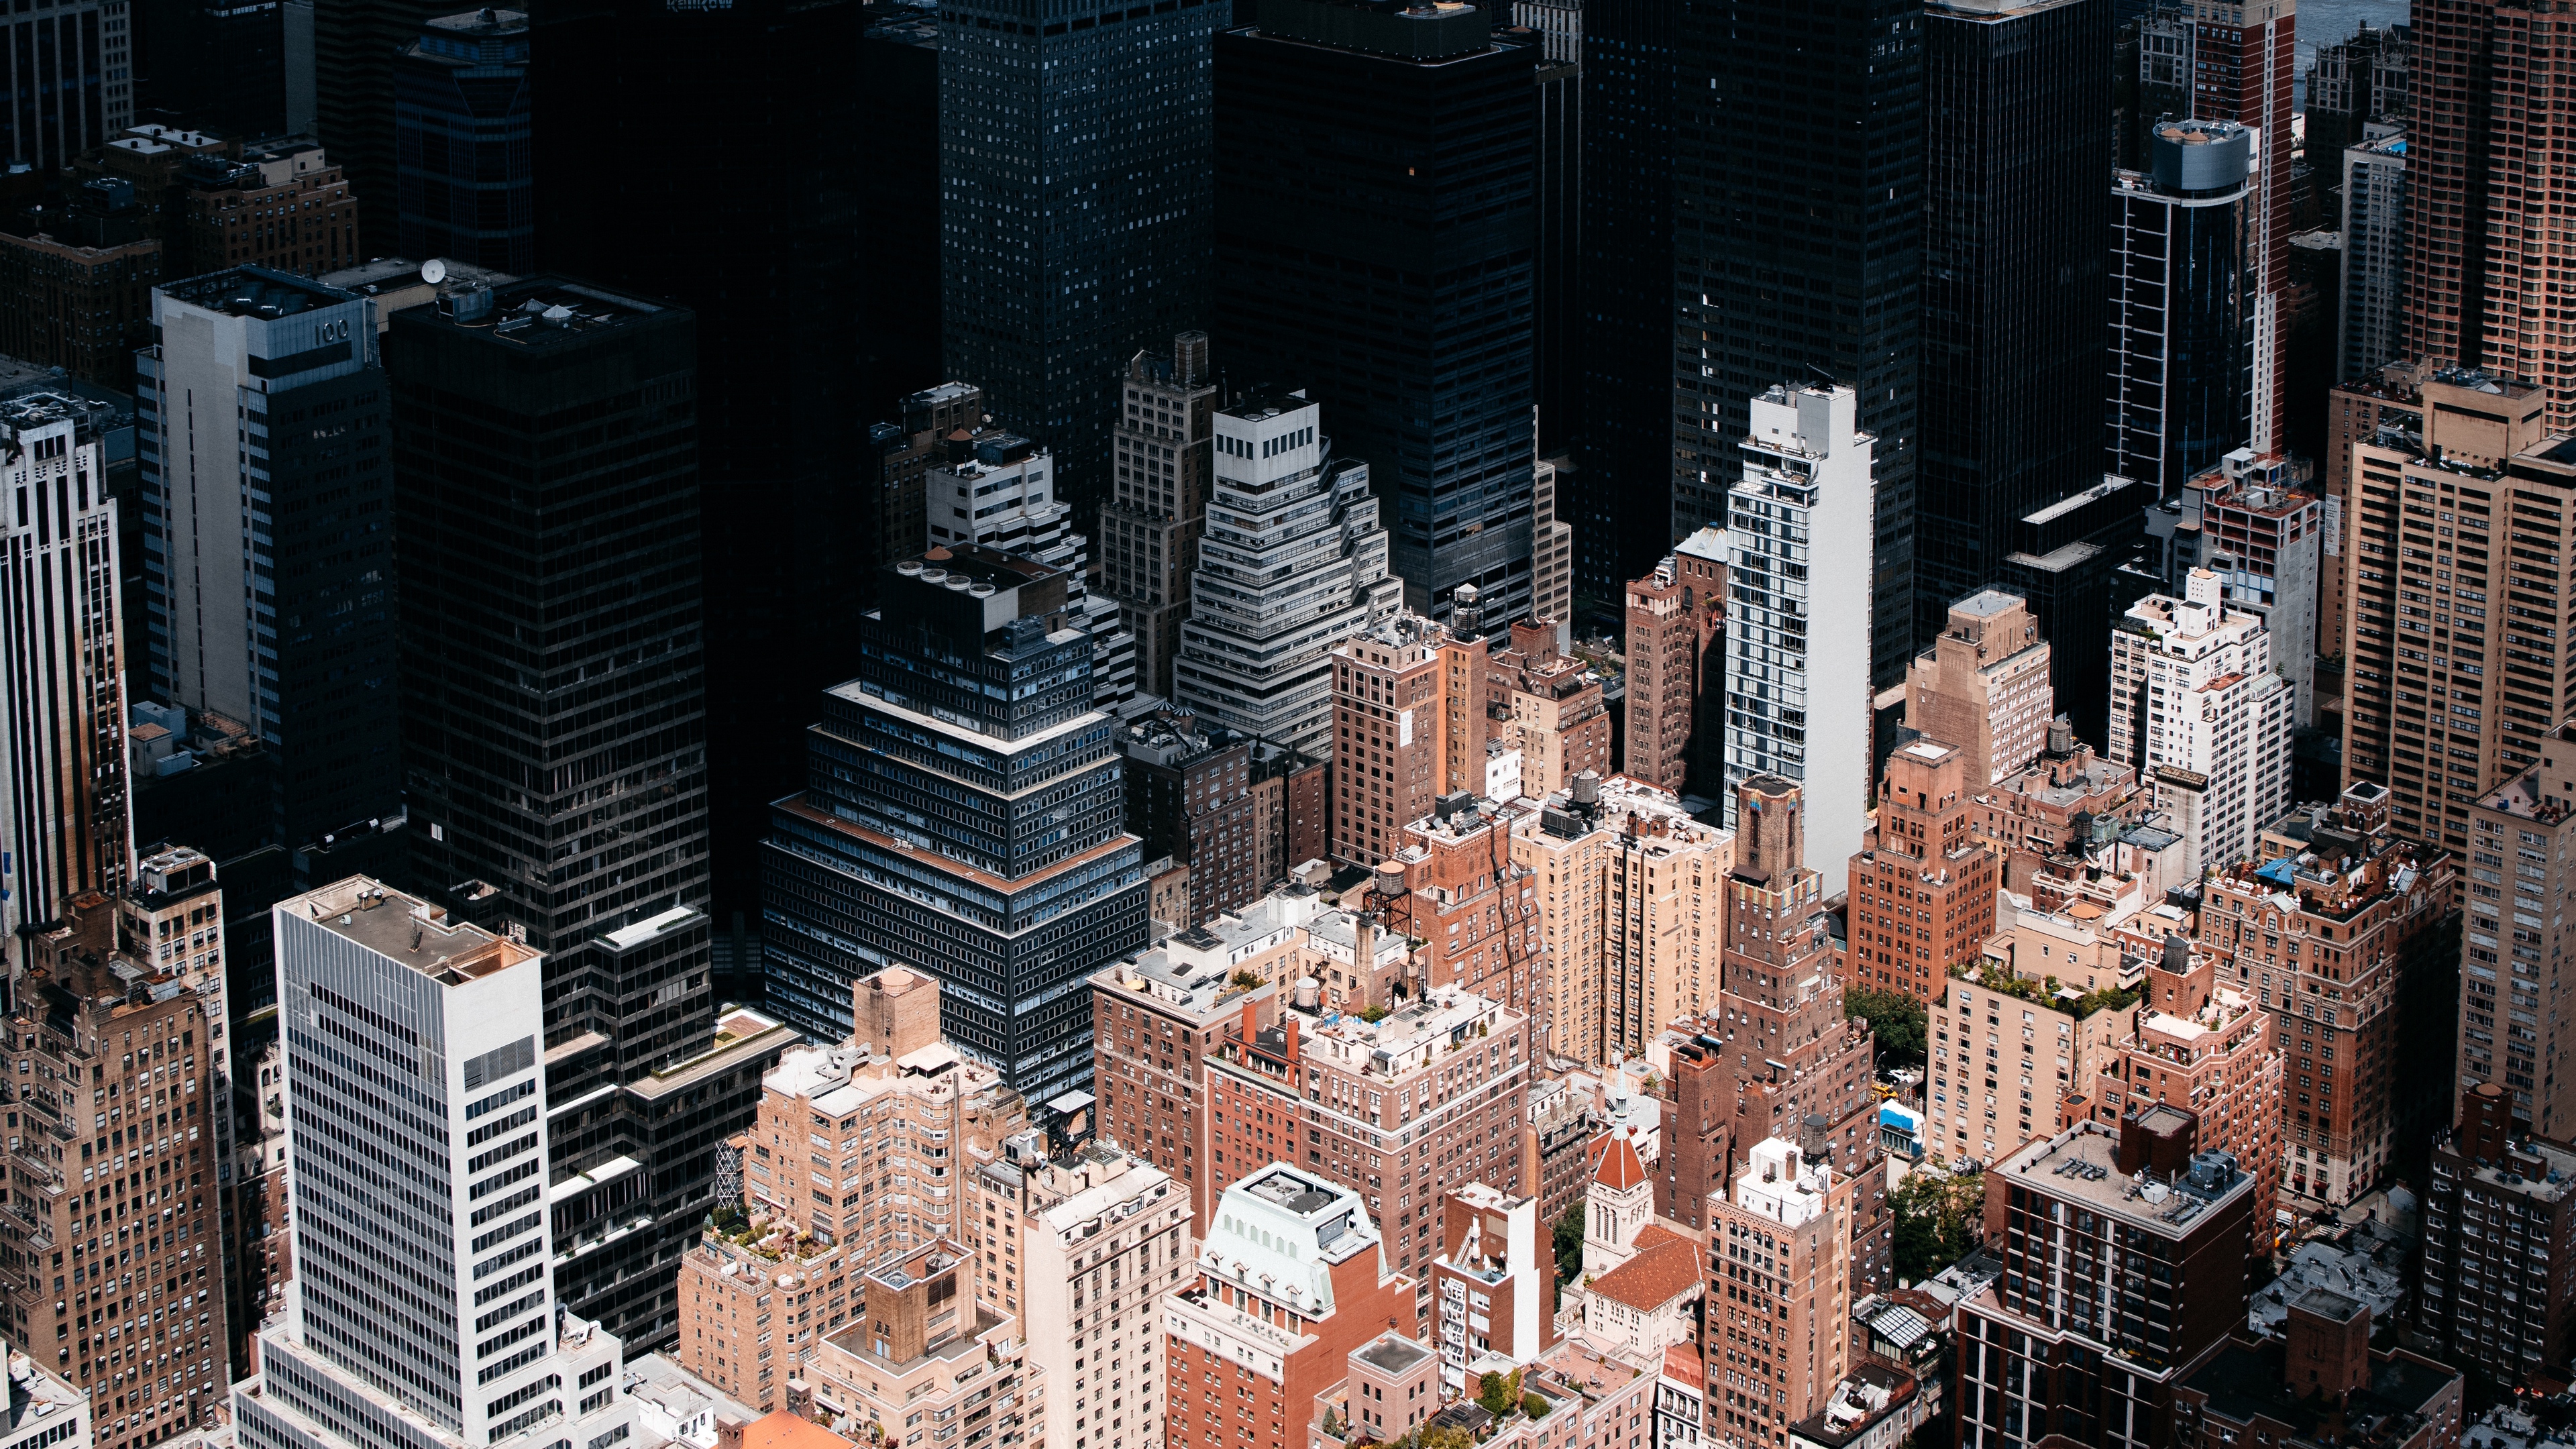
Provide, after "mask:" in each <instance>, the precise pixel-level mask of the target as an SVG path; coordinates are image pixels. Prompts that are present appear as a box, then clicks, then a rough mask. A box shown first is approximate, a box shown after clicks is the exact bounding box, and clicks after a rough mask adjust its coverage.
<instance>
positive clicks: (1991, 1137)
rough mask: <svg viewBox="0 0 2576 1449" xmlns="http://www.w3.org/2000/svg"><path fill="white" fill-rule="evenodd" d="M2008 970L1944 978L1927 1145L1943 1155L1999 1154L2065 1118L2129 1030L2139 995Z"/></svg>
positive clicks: (1931, 1045) (2088, 1096)
mask: <svg viewBox="0 0 2576 1449" xmlns="http://www.w3.org/2000/svg"><path fill="white" fill-rule="evenodd" d="M2082 979H2083V978H2081V977H2078V978H2076V979H2075V980H2074V981H2071V982H2070V981H2068V980H2066V979H2062V978H2060V979H2057V980H2056V981H2055V982H2054V984H2051V983H2050V982H2049V981H2046V980H2042V979H2040V978H2036V977H2020V976H2016V975H2013V974H2011V973H2010V972H2009V971H2003V970H1994V969H1987V970H1982V971H1969V972H1965V973H1961V974H1956V975H1952V976H1949V977H1948V978H1946V985H1947V987H1948V990H1947V991H1946V993H1945V994H1944V995H1943V997H1942V999H1941V1000H1939V1001H1937V1002H1935V1003H1933V1006H1932V1013H1931V1016H1932V1019H1931V1024H1930V1030H1929V1031H1928V1032H1927V1033H1926V1036H1927V1040H1926V1042H1925V1046H1926V1049H1927V1055H1928V1056H1929V1057H1930V1059H1931V1060H1930V1061H1929V1062H1928V1063H1927V1064H1926V1065H1927V1068H1928V1075H1929V1076H1930V1079H1931V1082H1930V1088H1929V1091H1928V1093H1927V1095H1926V1097H1925V1107H1926V1113H1927V1115H1926V1116H1925V1118H1924V1124H1923V1134H1924V1144H1923V1145H1924V1147H1925V1148H1926V1149H1927V1150H1928V1151H1929V1152H1930V1153H1931V1154H1932V1156H1933V1158H1934V1159H1935V1160H1936V1161H1940V1162H1948V1161H1950V1160H1951V1159H1953V1158H1959V1157H1973V1158H1975V1159H1977V1160H1978V1161H1980V1162H2000V1161H2002V1160H2003V1159H2004V1158H2006V1157H2009V1156H2011V1155H2012V1154H2013V1153H2015V1152H2018V1151H2020V1150H2021V1145H2022V1144H2023V1143H2025V1142H2028V1141H2030V1140H2031V1139H2032V1138H2034V1137H2045V1136H2047V1135H2049V1134H2050V1133H2052V1132H2055V1131H2056V1130H2057V1129H2058V1128H2059V1127H2060V1126H2061V1125H2063V1124H2064V1121H2065V1118H2066V1116H2067V1111H2068V1107H2067V1104H2068V1103H2069V1102H2070V1101H2074V1102H2078V1103H2089V1102H2090V1101H2091V1100H2092V1098H2093V1096H2094V1095H2095V1090H2096V1088H2095V1079H2096V1078H2097V1077H2098V1076H2100V1075H2101V1074H2102V1073H2103V1072H2104V1071H2105V1070H2106V1069H2107V1068H2108V1067H2109V1066H2110V1065H2111V1064H2112V1063H2114V1062H2115V1061H2116V1060H2117V1059H2118V1055H2119V1053H2118V1050H2117V1048H2118V1044H2119V1043H2120V1042H2121V1041H2122V1040H2123V1039H2125V1038H2126V1037H2128V1036H2129V1035H2130V1021H2129V1015H2128V1013H2127V1011H2125V1010H2123V1009H2122V1008H2123V1007H2124V1006H2128V1005H2134V1004H2135V1003H2136V1000H2137V997H2136V995H2135V994H2134V993H2131V994H2127V995H2122V994H2120V993H2118V992H2116V991H2113V992H2105V991H2101V990H2088V989H2085V988H2084V987H2082V986H2081V985H2080V984H2077V983H2080V981H2081V980H2082Z"/></svg>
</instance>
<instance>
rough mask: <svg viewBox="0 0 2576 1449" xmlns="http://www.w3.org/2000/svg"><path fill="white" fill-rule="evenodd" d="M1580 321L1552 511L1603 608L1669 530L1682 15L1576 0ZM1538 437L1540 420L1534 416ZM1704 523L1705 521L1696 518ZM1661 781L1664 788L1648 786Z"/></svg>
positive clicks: (1582, 583)
mask: <svg viewBox="0 0 2576 1449" xmlns="http://www.w3.org/2000/svg"><path fill="white" fill-rule="evenodd" d="M1565 13H1569V14H1572V15H1574V16H1575V17H1577V22H1576V23H1577V24H1578V25H1579V27H1580V30H1581V34H1580V36H1579V37H1578V39H1579V42H1580V47H1581V57H1582V62H1583V218H1582V234H1581V237H1580V240H1579V242H1578V249H1579V255H1580V256H1581V258H1582V266H1581V268H1580V271H1579V274H1578V276H1577V278H1576V282H1575V285H1576V288H1577V295H1576V298H1575V305H1576V306H1577V307H1578V308H1579V309H1580V311H1581V315H1582V318H1583V326H1582V329H1581V330H1580V331H1579V332H1577V333H1576V335H1575V337H1574V339H1573V352H1572V355H1571V356H1570V357H1569V358H1568V359H1567V363H1568V366H1569V367H1570V368H1571V370H1572V371H1573V374H1574V386H1573V394H1574V405H1575V406H1574V416H1573V417H1571V418H1568V419H1565V420H1564V422H1565V426H1566V427H1567V429H1568V431H1569V434H1570V437H1569V441H1570V443H1571V445H1572V448H1573V457H1574V464H1575V466H1574V469H1573V471H1572V472H1570V473H1565V474H1560V475H1559V476H1558V479H1557V488H1556V495H1557V496H1556V512H1557V516H1558V517H1559V518H1562V519H1565V520H1567V521H1568V522H1570V523H1571V524H1572V525H1573V527H1574V588H1575V592H1577V593H1579V594H1581V595H1582V596H1583V597H1585V598H1590V599H1604V600H1606V599H1609V598H1612V597H1614V596H1615V595H1616V594H1617V592H1618V589H1619V587H1620V585H1622V584H1624V583H1626V582H1627V581H1628V580H1629V579H1632V578H1636V577H1639V576H1641V575H1643V574H1645V573H1646V572H1647V571H1648V570H1649V569H1651V568H1652V567H1653V561H1654V559H1655V557H1656V556H1657V553H1658V549H1659V545H1662V544H1664V543H1666V542H1667V541H1669V540H1671V539H1673V538H1677V537H1679V535H1677V534H1672V533H1669V532H1668V530H1670V529H1671V528H1672V527H1673V522H1672V517H1671V514H1672V491H1673V483H1672V474H1673V460H1672V453H1671V448H1672V433H1673V419H1672V393H1673V380H1672V377H1671V369H1670V367H1669V366H1668V365H1667V364H1666V362H1665V353H1666V352H1667V351H1669V350H1670V349H1671V346H1672V338H1673V294H1672V270H1673V214H1674V207H1673V202H1674V190H1673V184H1674V179H1675V178H1674V167H1673V148H1674V146H1675V145H1676V144H1677V138H1676V136H1675V133H1674V124H1675V122H1674V116H1675V110H1674V108H1675V104H1676V101H1677V99H1678V97H1679V93H1680V90H1681V84H1680V74H1681V72H1680V64H1679V60H1680V51H1679V43H1680V26H1681V13H1682V12H1681V10H1680V9H1679V7H1676V6H1673V5H1666V4H1659V3H1656V0H1584V3H1583V4H1582V5H1581V7H1580V8H1579V9H1570V10H1568V11H1567V12H1565ZM1540 421H1541V424H1542V426H1543V427H1544V425H1545V423H1546V419H1545V417H1544V415H1542V417H1541V420H1540ZM1700 521H1702V522H1706V521H1709V520H1700ZM1654 783H1657V784H1663V783H1666V782H1663V781H1656V782H1654Z"/></svg>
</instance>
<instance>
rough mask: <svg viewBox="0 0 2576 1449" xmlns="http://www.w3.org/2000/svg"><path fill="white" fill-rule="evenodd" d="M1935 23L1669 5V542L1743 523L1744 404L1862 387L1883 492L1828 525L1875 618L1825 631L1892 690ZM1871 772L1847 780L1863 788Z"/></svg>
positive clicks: (1919, 12) (1898, 672)
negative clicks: (1733, 500) (1789, 381)
mask: <svg viewBox="0 0 2576 1449" xmlns="http://www.w3.org/2000/svg"><path fill="white" fill-rule="evenodd" d="M1923 24H1924V22H1923V7H1922V5H1921V4H1920V3H1918V0H1868V3H1866V4H1863V5H1862V6H1860V7H1859V8H1858V9H1856V10H1853V11H1851V12H1849V13H1847V14H1844V15H1842V16H1840V17H1839V18H1837V20H1836V21H1835V23H1834V25H1833V27H1832V29H1831V31H1830V33H1828V34H1819V33H1818V32H1817V31H1816V30H1815V29H1814V28H1813V27H1812V26H1811V25H1810V24H1809V20H1808V17H1806V16H1804V15H1801V14H1799V13H1797V12H1795V11H1792V10H1788V9H1776V10H1764V11H1762V12H1760V13H1758V14H1746V13H1744V12H1741V11H1739V10H1737V9H1735V8H1733V7H1730V6H1725V5H1717V4H1686V5H1684V6H1683V7H1682V9H1681V11H1680V12H1679V15H1678V17H1677V19H1676V30H1677V35H1676V39H1675V47H1676V50H1677V53H1678V63H1679V74H1680V75H1682V76H1685V77H1692V78H1693V79H1692V80H1690V81H1688V82H1686V83H1683V84H1681V85H1680V86H1679V88H1678V91H1677V94H1678V98H1679V105H1678V107H1677V108H1676V114H1675V117H1674V133H1673V134H1674V144H1673V162H1672V167H1673V175H1674V201H1673V267H1674V277H1673V289H1672V295H1673V298H1674V301H1675V306H1676V308H1677V310H1678V313H1679V315H1678V316H1677V317H1676V319H1675V324H1674V325H1675V326H1676V328H1677V329H1678V331H1677V332H1675V333H1673V334H1670V335H1674V336H1678V337H1682V338H1687V339H1698V342H1697V345H1686V346H1683V347H1681V348H1680V349H1679V350H1678V354H1677V357H1676V363H1677V366H1676V377H1675V379H1674V385H1673V407H1672V411H1673V415H1674V423H1673V427H1674V437H1673V444H1672V455H1673V468H1674V476H1673V521H1672V528H1673V531H1672V537H1674V538H1676V539H1680V538H1686V537H1688V536H1689V535H1690V534H1691V532H1692V531H1693V530H1695V529H1698V528H1700V527H1702V526H1703V525H1717V526H1721V527H1724V526H1728V525H1730V524H1731V522H1732V520H1731V519H1730V517H1729V515H1728V512H1727V509H1728V498H1727V494H1728V492H1729V491H1730V490H1731V489H1732V488H1734V487H1735V485H1736V483H1737V481H1738V479H1739V478H1741V477H1742V468H1741V466H1740V461H1741V460H1740V451H1741V450H1740V446H1739V445H1740V444H1741V442H1742V440H1743V439H1744V437H1745V436H1746V435H1747V433H1749V432H1759V431H1760V429H1758V428H1756V427H1754V426H1752V423H1751V417H1750V410H1749V406H1748V405H1749V404H1750V403H1751V401H1752V400H1754V399H1756V398H1760V397H1763V396H1765V395H1766V394H1765V390H1766V389H1768V388H1771V387H1773V386H1776V385H1777V384H1779V382H1780V381H1781V380H1782V379H1783V378H1803V377H1808V376H1811V375H1822V376H1824V377H1829V378H1832V379H1834V380H1835V382H1837V383H1838V384H1841V385H1843V386H1846V387H1849V388H1850V389H1852V391H1853V393H1854V394H1855V395H1856V406H1857V411H1858V416H1857V419H1856V421H1855V422H1854V423H1853V426H1854V427H1856V428H1857V429H1859V430H1860V431H1862V432H1865V433H1868V434H1870V435H1871V436H1872V437H1873V438H1875V439H1876V440H1877V449H1876V451H1877V455H1878V469H1877V474H1878V506H1877V511H1876V513H1875V515H1874V516H1873V515H1871V514H1867V513H1864V514H1862V515H1860V517H1859V518H1858V519H1857V520H1856V521H1855V522H1856V526H1857V527H1858V528H1859V529H1860V530H1861V531H1860V532H1858V533H1837V534H1836V535H1834V537H1835V550H1836V553H1837V555H1840V556H1845V557H1847V558H1859V559H1866V560H1867V566H1868V568H1869V570H1870V573H1869V575H1868V578H1869V590H1868V597H1867V604H1868V608H1869V612H1868V614H1866V615H1859V614H1854V615H1852V616H1850V617H1849V618H1847V619H1845V620H1843V621H1841V622H1842V623H1843V624H1845V625H1846V626H1850V625H1858V624H1861V623H1863V622H1866V624H1867V628H1865V629H1861V630H1859V631H1858V632H1854V631H1853V630H1852V629H1851V628H1849V627H1845V628H1838V629H1835V630H1832V631H1829V632H1828V635H1827V637H1829V638H1831V639H1833V640H1834V641H1835V643H1836V646H1837V647H1843V646H1846V645H1847V644H1848V641H1851V640H1855V639H1861V638H1867V639H1868V640H1869V641H1870V661H1869V677H1870V678H1871V680H1873V681H1874V682H1876V683H1877V684H1880V685H1891V684H1894V683H1896V682H1897V681H1898V680H1899V679H1901V678H1902V677H1903V675H1904V672H1905V664H1906V661H1907V660H1909V659H1911V658H1913V657H1914V651H1915V646H1916V643H1917V636H1916V633H1915V619H1914V609H1913V596H1914V572H1913V561H1914V553H1913V537H1914V526H1915V493H1914V469H1915V464H1916V459H1917V454H1918V451H1919V449H1920V442H1919V439H1918V437H1917V434H1916V431H1915V418H1916V416H1917V397H1916V393H1917V389H1918V384H1919V375H1920V372H1921V358H1920V356H1919V353H1920V339H1921V332H1922V321H1921V315H1922V307H1921V291H1920V282H1921V273H1922V265H1923V263H1922V257H1923V245H1924V235H1923V228H1924V208H1923V196H1924V186H1925V180H1924V165H1923V160H1924V151H1925V148H1924V143H1923V128H1924V124H1925V122H1924V96H1923V48H1924V40H1923ZM1701 76H1705V77H1707V78H1708V84H1707V85H1705V86H1702V85H1700V84H1698V82H1697V80H1696V78H1697V77H1701ZM1748 136H1769V137H1776V138H1781V139H1782V141H1783V144H1782V145H1747V144H1745V138H1746V137H1748ZM1789 138H1795V146H1794V148H1792V147H1790V146H1788V145H1787V144H1786V143H1787V141H1788V139H1789ZM1793 152H1794V156H1795V160H1794V162H1793V161H1792V160H1791V156H1792V154H1793ZM1864 538H1865V539H1868V540H1869V541H1870V542H1869V551H1868V552H1867V553H1866V554H1863V553H1862V552H1861V545H1860V540H1862V539H1864ZM1844 588H1845V585H1844V584H1841V583H1837V584H1836V585H1835V591H1836V593H1837V595H1839V594H1840V593H1841V592H1842V591H1843V590H1844ZM1859 606H1860V601H1858V600H1854V601H1850V602H1849V603H1847V604H1846V605H1844V607H1846V608H1855V609H1856V608H1858V607H1859ZM1729 662H1730V665H1731V664H1732V658H1731V657H1730V661H1729ZM1729 687H1730V689H1731V688H1732V687H1733V686H1732V682H1731V681H1730V685H1729ZM1848 708H1850V707H1846V706H1842V705H1836V706H1834V707H1833V709H1832V710H1831V711H1830V713H1829V717H1837V718H1839V717H1841V716H1842V715H1843V714H1844V713H1846V711H1847V709H1848ZM1820 710H1821V707H1820ZM1851 717H1852V718H1853V719H1856V720H1861V721H1866V719H1867V715H1866V714H1865V713H1852V714H1851ZM1728 752H1729V753H1730V754H1732V753H1734V752H1735V746H1734V745H1733V743H1732V742H1730V743H1729V745H1728ZM1860 770H1861V773H1860V774H1858V775H1856V776H1854V777H1853V782H1854V788H1855V789H1858V790H1861V791H1863V792H1864V793H1865V792H1866V791H1867V789H1868V783H1869V779H1868V766H1867V765H1866V763H1864V764H1863V765H1862V766H1861V767H1860ZM1734 778H1737V777H1733V776H1730V777H1729V779H1730V782H1731V781H1732V779H1734ZM1853 843H1854V844H1857V843H1858V841H1857V838H1856V837H1855V839H1854V842H1853ZM1849 853H1850V852H1849V850H1848V849H1846V850H1845V851H1844V852H1843V854H1844V855H1848V854H1849ZM1842 858H1843V856H1833V857H1832V859H1833V860H1834V861H1835V862H1836V866H1835V868H1836V869H1839V868H1840V865H1839V862H1840V861H1841V859H1842Z"/></svg>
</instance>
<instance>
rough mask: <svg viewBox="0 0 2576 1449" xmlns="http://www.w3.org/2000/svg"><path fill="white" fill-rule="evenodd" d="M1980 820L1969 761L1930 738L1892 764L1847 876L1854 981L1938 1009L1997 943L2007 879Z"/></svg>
mask: <svg viewBox="0 0 2576 1449" xmlns="http://www.w3.org/2000/svg"><path fill="white" fill-rule="evenodd" d="M1975 818H1976V810H1975V806H1974V804H1973V797H1972V796H1971V794H1970V793H1969V777H1968V759H1967V757H1966V754H1965V752H1963V751H1960V750H1957V749H1953V748H1951V747H1950V746H1949V745H1947V744H1944V743H1942V742H1941V741H1939V740H1935V739H1932V738H1931V737H1929V736H1926V737H1924V738H1922V739H1918V740H1916V741H1914V742H1913V743H1912V744H1908V745H1903V746H1900V747H1899V748H1898V749H1897V750H1896V751H1895V752H1894V753H1892V754H1890V755H1889V756H1888V757H1887V769H1886V772H1885V774H1884V775H1882V776H1881V777H1880V780H1879V786H1878V819H1877V824H1876V825H1875V826H1873V827H1872V828H1871V831H1870V833H1869V835H1868V836H1867V837H1866V838H1865V839H1864V841H1863V843H1862V847H1861V850H1860V852H1859V853H1858V854H1856V855H1854V856H1853V857H1852V858H1851V868H1850V870H1849V872H1848V874H1847V875H1846V876H1845V879H1846V881H1847V882H1848V889H1849V891H1850V893H1851V896H1850V906H1849V909H1850V912H1851V915H1850V926H1849V928H1848V930H1847V932H1846V935H1845V939H1846V940H1847V942H1848V943H1849V944H1848V946H1847V948H1846V952H1847V959H1848V960H1849V961H1850V962H1851V963H1852V972H1853V979H1854V980H1856V981H1858V982H1860V983H1862V984H1864V985H1867V986H1869V987H1871V988H1873V989H1875V990H1879V991H1901V992H1904V993H1905V994H1906V995H1908V996H1911V997H1914V998H1915V999H1917V1000H1919V1001H1926V1002H1930V1001H1938V1000H1939V999H1940V996H1941V991H1942V987H1943V985H1944V983H1945V982H1946V981H1947V979H1948V976H1949V971H1950V968H1951V967H1952V966H1954V965H1958V964H1961V963H1964V962H1966V961H1967V960H1969V959H1970V958H1971V957H1973V956H1975V955H1976V954H1977V950H1978V948H1979V947H1981V946H1983V945H1984V944H1985V940H1986V938H1987V937H1988V936H1991V935H1993V934H1994V930H1995V890H1996V887H1997V886H1998V885H1999V884H2000V882H2001V876H2002V871H2001V870H2000V869H1999V864H2000V863H1999V862H1998V861H1997V860H1996V859H1995V856H1994V854H1993V852H1991V851H1988V850H1986V849H1985V848H1984V846H1983V845H1982V844H1980V843H1979V842H1978V840H1977V839H1976V832H1975V828H1974V827H1975Z"/></svg>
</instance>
